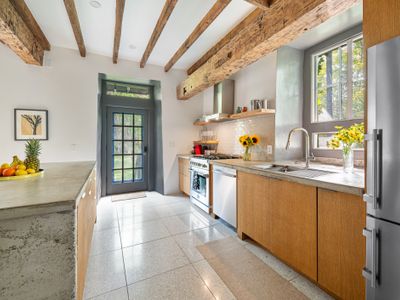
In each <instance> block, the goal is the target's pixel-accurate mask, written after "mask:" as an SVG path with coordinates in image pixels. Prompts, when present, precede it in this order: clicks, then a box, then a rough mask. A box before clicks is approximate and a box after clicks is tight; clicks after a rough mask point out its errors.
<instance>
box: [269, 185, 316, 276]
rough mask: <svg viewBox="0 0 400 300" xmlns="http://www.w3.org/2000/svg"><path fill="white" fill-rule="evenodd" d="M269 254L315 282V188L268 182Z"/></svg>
mask: <svg viewBox="0 0 400 300" xmlns="http://www.w3.org/2000/svg"><path fill="white" fill-rule="evenodd" d="M268 197H269V198H270V200H269V202H270V216H269V218H270V220H271V224H272V225H271V246H270V250H271V252H272V253H273V254H275V255H276V256H278V257H279V258H281V259H282V260H283V261H285V262H287V263H288V264H289V265H291V266H292V267H294V268H295V269H297V270H298V271H300V272H302V273H303V274H305V275H307V276H308V277H309V278H311V279H313V280H315V281H316V280H317V188H316V187H313V186H307V185H302V184H298V183H294V182H289V181H284V180H276V179H270V182H269V191H268Z"/></svg>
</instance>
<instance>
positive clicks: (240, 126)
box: [207, 115, 275, 160]
mask: <svg viewBox="0 0 400 300" xmlns="http://www.w3.org/2000/svg"><path fill="white" fill-rule="evenodd" d="M207 128H208V129H209V130H213V131H214V132H215V134H216V136H217V139H218V140H219V144H218V152H219V153H226V154H236V155H242V154H243V153H244V148H243V147H242V145H241V144H240V143H239V137H240V136H242V135H244V134H257V135H258V136H260V143H259V144H258V145H256V146H253V147H252V149H251V153H252V160H272V159H273V154H272V155H270V154H267V145H272V147H273V148H274V142H275V117H274V116H272V115H268V116H259V117H255V118H251V119H250V118H249V119H242V120H237V121H231V122H225V123H218V124H212V125H209V126H207Z"/></svg>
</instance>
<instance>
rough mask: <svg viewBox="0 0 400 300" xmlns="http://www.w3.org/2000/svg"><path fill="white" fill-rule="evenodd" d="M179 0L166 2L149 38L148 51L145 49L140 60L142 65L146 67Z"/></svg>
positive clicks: (167, 0)
mask: <svg viewBox="0 0 400 300" xmlns="http://www.w3.org/2000/svg"><path fill="white" fill-rule="evenodd" d="M177 2H178V0H166V1H165V4H164V8H163V10H162V11H161V15H160V17H159V18H158V21H157V24H156V27H155V28H154V31H153V34H152V35H151V38H150V40H149V43H148V44H147V47H146V51H144V54H143V57H142V60H141V61H140V67H141V68H144V66H145V65H146V63H147V60H148V59H149V57H150V54H151V52H152V51H153V49H154V46H155V45H156V43H157V41H158V38H159V37H160V35H161V32H162V31H163V29H164V27H165V24H167V21H168V19H169V17H170V16H171V14H172V11H173V10H174V8H175V5H176V3H177Z"/></svg>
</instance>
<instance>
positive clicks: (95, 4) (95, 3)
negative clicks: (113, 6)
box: [89, 0, 101, 8]
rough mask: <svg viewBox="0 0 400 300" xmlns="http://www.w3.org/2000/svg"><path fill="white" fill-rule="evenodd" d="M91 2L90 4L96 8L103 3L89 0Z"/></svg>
mask: <svg viewBox="0 0 400 300" xmlns="http://www.w3.org/2000/svg"><path fill="white" fill-rule="evenodd" d="M89 4H90V6H91V7H94V8H100V7H101V3H100V2H99V1H96V0H92V1H89Z"/></svg>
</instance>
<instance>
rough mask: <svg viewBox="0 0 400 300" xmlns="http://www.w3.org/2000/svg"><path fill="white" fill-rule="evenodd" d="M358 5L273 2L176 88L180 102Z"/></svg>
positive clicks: (333, 0)
mask: <svg viewBox="0 0 400 300" xmlns="http://www.w3.org/2000/svg"><path fill="white" fill-rule="evenodd" d="M359 1H360V0H303V1H293V0H276V1H274V2H273V3H272V4H271V6H270V8H269V9H267V10H259V12H258V13H257V14H256V15H253V13H252V14H250V15H249V17H248V18H251V21H250V22H248V23H249V24H247V26H246V27H244V28H242V29H241V30H238V32H237V33H236V34H235V35H234V36H232V37H231V38H230V39H229V40H227V41H226V44H225V45H224V46H222V47H221V48H220V49H219V50H218V51H216V52H215V53H214V54H213V55H212V56H211V57H209V58H208V59H207V61H206V62H205V63H204V64H202V65H201V66H200V67H199V68H198V69H197V70H196V71H194V72H193V73H192V74H191V75H189V77H188V78H187V79H186V80H184V81H183V82H182V83H181V84H180V85H179V86H178V87H177V98H178V99H181V100H186V99H189V98H191V97H193V96H195V95H196V94H198V93H200V92H202V91H204V90H205V89H206V88H208V87H210V86H213V85H214V84H216V83H218V82H220V81H222V80H224V79H226V78H228V77H229V76H231V75H232V74H234V73H236V72H237V71H239V70H240V69H243V68H245V67H246V66H248V65H250V64H251V63H253V62H255V61H257V60H258V59H260V58H262V57H264V56H265V55H267V54H269V53H271V52H273V51H275V50H276V49H278V48H280V47H282V46H284V45H286V44H288V43H289V42H291V41H293V40H294V39H296V38H297V37H299V36H300V35H301V34H302V33H303V32H305V31H307V30H309V29H311V28H314V27H316V26H318V25H320V24H321V23H323V22H325V21H326V20H328V19H329V18H331V17H333V16H335V15H337V14H339V13H341V12H343V11H345V10H347V9H349V8H350V7H352V6H353V5H354V4H356V3H358V2H359ZM244 22H245V21H244Z"/></svg>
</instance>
